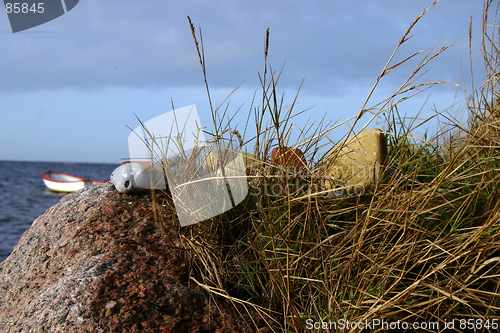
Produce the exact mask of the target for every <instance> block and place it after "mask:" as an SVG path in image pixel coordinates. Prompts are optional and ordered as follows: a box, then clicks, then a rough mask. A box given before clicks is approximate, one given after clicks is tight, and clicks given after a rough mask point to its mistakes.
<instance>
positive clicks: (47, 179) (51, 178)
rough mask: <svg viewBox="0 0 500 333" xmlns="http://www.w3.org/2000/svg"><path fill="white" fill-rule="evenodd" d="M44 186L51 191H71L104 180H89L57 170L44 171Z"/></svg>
mask: <svg viewBox="0 0 500 333" xmlns="http://www.w3.org/2000/svg"><path fill="white" fill-rule="evenodd" d="M42 180H43V183H44V184H45V186H47V188H48V189H49V190H51V191H53V192H62V193H71V192H75V191H78V190H80V189H82V188H84V187H86V186H89V185H92V184H99V183H104V182H105V181H98V180H90V179H86V178H82V177H77V176H73V175H69V174H67V173H63V172H58V171H52V170H49V171H45V172H44V173H43V174H42Z"/></svg>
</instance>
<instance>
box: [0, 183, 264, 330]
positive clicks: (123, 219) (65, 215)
mask: <svg viewBox="0 0 500 333" xmlns="http://www.w3.org/2000/svg"><path fill="white" fill-rule="evenodd" d="M165 209H166V208H165ZM167 214H168V213H167ZM166 220H167V221H171V220H172V214H171V213H170V216H166ZM181 247H182V246H181V244H180V242H179V240H178V239H176V238H175V237H174V236H172V235H170V236H167V235H166V234H165V232H163V231H162V230H161V228H159V227H158V224H157V222H156V221H155V219H154V218H153V214H152V199H151V196H150V194H144V195H130V194H121V193H118V192H117V191H116V190H115V189H114V187H113V185H112V184H111V183H109V182H108V183H105V184H101V185H96V186H91V187H87V188H85V189H82V190H80V191H78V192H75V193H72V194H69V195H67V196H65V197H63V198H62V199H61V201H60V202H59V203H58V204H56V205H54V206H53V207H51V208H50V209H49V210H47V212H45V214H44V215H42V216H40V217H39V218H37V219H36V220H35V221H34V222H33V225H32V226H31V228H30V229H29V230H27V231H26V232H25V233H24V234H23V236H22V237H21V239H20V241H19V243H18V245H17V246H16V247H15V248H14V251H13V252H12V254H11V255H10V256H9V257H8V258H7V259H6V260H4V261H3V262H2V263H1V264H0V332H255V331H256V328H255V327H253V328H250V327H248V326H246V324H245V321H246V320H244V319H243V318H242V314H241V313H239V312H238V311H236V310H235V308H234V307H232V306H227V307H226V308H222V309H217V306H215V304H213V302H211V301H210V297H209V296H208V295H207V294H206V293H205V292H203V291H202V290H201V289H198V288H197V287H195V286H194V285H193V284H192V283H191V284H190V283H189V278H188V267H187V261H186V257H185V256H186V251H183V250H182V249H181ZM247 322H248V321H247Z"/></svg>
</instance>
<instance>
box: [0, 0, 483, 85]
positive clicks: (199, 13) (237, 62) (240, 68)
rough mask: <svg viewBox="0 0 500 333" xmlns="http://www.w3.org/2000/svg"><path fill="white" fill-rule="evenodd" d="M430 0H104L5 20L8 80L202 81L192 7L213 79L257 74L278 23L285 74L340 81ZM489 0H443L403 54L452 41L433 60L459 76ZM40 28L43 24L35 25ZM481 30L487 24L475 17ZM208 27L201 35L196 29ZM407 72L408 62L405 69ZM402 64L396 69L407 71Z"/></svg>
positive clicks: (276, 61)
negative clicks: (42, 18) (20, 27)
mask: <svg viewBox="0 0 500 333" xmlns="http://www.w3.org/2000/svg"><path fill="white" fill-rule="evenodd" d="M430 4H431V1H411V2H410V1H398V0H381V1H349V2H347V1H320V0H314V1H303V0H300V1H299V0H292V1H290V0H288V1H281V0H280V1H275V0H271V1H267V0H266V1H263V0H258V1H217V2H208V1H184V2H182V3H181V2H180V1H179V2H164V1H145V2H138V1H117V0H116V1H98V0H87V1H83V2H80V3H79V5H78V6H77V7H75V9H74V10H72V11H71V12H69V13H68V14H66V15H63V16H62V17H60V18H58V19H56V20H54V21H52V22H49V23H47V24H45V25H42V26H39V27H37V28H34V29H31V30H28V31H26V32H21V33H17V34H9V33H6V31H8V30H9V27H8V25H7V23H6V21H5V20H6V15H5V14H4V15H3V16H4V17H3V18H2V17H1V16H0V19H1V20H2V22H1V23H0V30H2V31H3V33H2V34H0V54H1V62H0V76H1V80H0V90H1V91H4V92H5V91H33V90H55V89H75V90H98V89H102V88H105V87H112V86H114V87H116V86H122V87H134V88H155V87H165V86H192V85H199V84H202V83H203V77H202V72H201V69H200V64H199V61H198V58H197V53H196V49H195V46H194V42H193V39H192V37H191V31H190V28H189V25H188V21H187V18H186V16H187V15H190V16H191V18H192V19H193V21H194V23H195V25H196V33H197V34H198V35H199V31H198V27H199V26H201V28H202V33H203V39H204V45H205V56H206V61H207V74H208V78H209V83H210V85H211V86H212V87H235V86H236V85H238V84H239V83H240V82H242V81H245V82H246V83H247V84H248V85H249V86H251V87H257V86H258V76H257V72H258V71H261V72H262V70H263V63H264V61H263V46H264V36H265V31H266V28H267V27H270V31H271V38H270V42H271V44H270V58H269V61H270V63H271V64H272V65H273V67H274V68H275V69H279V67H280V66H281V65H282V64H283V62H284V61H285V60H286V66H285V70H284V74H283V83H284V84H285V85H292V86H297V85H298V84H299V83H300V81H301V80H302V78H303V77H306V85H305V87H306V89H310V90H313V91H317V92H318V93H323V92H331V93H339V92H342V91H343V90H346V89H350V88H351V87H354V86H356V85H360V84H366V83H367V82H369V83H372V82H373V81H374V80H375V78H376V77H377V75H378V74H379V72H380V70H381V69H382V67H383V66H384V64H385V62H386V61H387V59H388V57H389V56H390V54H391V53H392V51H393V49H394V47H395V45H396V43H397V41H398V40H399V38H400V37H401V36H402V34H403V33H404V31H405V30H406V28H407V27H408V25H409V24H410V23H411V21H412V20H413V18H414V17H415V16H417V15H418V14H420V12H421V11H422V10H423V9H425V8H427V7H428V6H429V5H430ZM481 11H482V6H481V2H480V1H474V2H473V1H468V0H442V1H441V2H440V3H438V4H437V5H436V6H435V7H434V8H432V9H431V10H430V11H429V12H428V13H427V14H426V15H425V16H424V18H423V19H422V20H421V22H419V23H418V25H417V26H416V27H415V30H414V31H413V34H414V35H415V37H414V38H412V39H411V40H410V41H408V43H406V44H407V45H404V47H403V48H402V50H401V51H402V53H401V55H398V59H402V58H404V57H405V56H408V55H409V54H411V53H412V52H414V51H417V50H419V49H422V48H427V47H432V46H434V45H435V44H438V49H439V48H440V47H442V46H444V45H447V44H455V47H454V48H452V49H451V50H448V51H447V52H446V53H444V54H443V56H442V57H440V58H438V59H437V60H436V62H435V63H434V65H433V66H434V67H430V68H432V69H433V70H435V72H434V73H435V74H433V75H434V76H441V77H434V76H433V77H431V78H430V79H434V80H448V81H452V82H457V81H458V82H461V73H460V56H461V55H462V57H463V61H464V64H465V65H466V64H467V63H468V60H467V54H468V50H467V47H468V41H467V38H468V33H467V30H468V24H469V19H470V17H471V16H472V15H474V20H475V22H477V23H479V22H480V20H481ZM35 32H39V33H35ZM475 32H476V36H477V39H478V40H479V37H480V31H479V29H476V31H475ZM198 37H199V36H198ZM407 72H408V71H407ZM403 75H404V73H395V74H394V75H393V77H392V79H393V80H395V81H398V80H400V81H401V80H403V79H404V77H403Z"/></svg>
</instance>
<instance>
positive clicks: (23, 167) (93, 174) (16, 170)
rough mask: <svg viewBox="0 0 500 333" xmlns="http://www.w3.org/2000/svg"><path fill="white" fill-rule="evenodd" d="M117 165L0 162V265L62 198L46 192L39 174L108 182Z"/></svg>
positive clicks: (61, 195) (57, 194) (59, 195)
mask: <svg viewBox="0 0 500 333" xmlns="http://www.w3.org/2000/svg"><path fill="white" fill-rule="evenodd" d="M117 166H118V164H94V163H60V162H18V161H0V262H2V261H3V260H4V259H5V258H7V257H8V256H9V254H10V253H11V252H12V250H13V248H14V246H16V244H17V242H18V241H19V238H21V235H22V234H23V233H24V232H25V231H26V230H28V229H29V227H30V226H31V224H32V223H33V221H34V220H35V219H36V218H37V217H38V216H40V215H42V214H43V213H44V212H45V211H46V210H47V209H49V208H50V207H51V206H53V205H55V204H56V203H57V202H58V201H59V200H61V198H62V197H63V196H64V194H60V193H54V192H50V191H49V190H47V188H46V187H45V185H44V184H43V181H42V177H41V175H42V173H43V172H44V171H47V170H54V171H60V172H64V173H68V174H72V175H75V176H79V177H83V178H88V179H93V180H109V176H110V175H111V172H112V171H113V170H114V169H115V168H116V167H117Z"/></svg>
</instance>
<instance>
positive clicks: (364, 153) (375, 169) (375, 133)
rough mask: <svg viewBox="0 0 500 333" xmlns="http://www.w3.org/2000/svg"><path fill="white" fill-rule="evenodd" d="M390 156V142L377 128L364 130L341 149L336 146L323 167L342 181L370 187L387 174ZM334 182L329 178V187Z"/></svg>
mask: <svg viewBox="0 0 500 333" xmlns="http://www.w3.org/2000/svg"><path fill="white" fill-rule="evenodd" d="M386 159H387V142H386V139H385V135H384V133H383V132H382V131H381V130H380V129H377V128H374V129H370V130H364V131H361V132H359V133H357V134H356V135H354V136H353V137H352V138H350V139H348V140H347V142H346V143H345V144H343V145H342V149H341V150H340V152H339V151H338V149H335V148H334V149H332V150H331V151H330V152H329V153H328V155H327V156H326V157H325V159H324V164H323V165H322V166H321V167H322V168H323V170H322V171H323V172H324V173H325V176H326V178H333V179H338V180H342V181H344V182H346V183H348V184H355V185H362V186H364V187H365V186H370V185H372V184H373V183H376V182H378V181H379V180H380V179H381V177H382V176H383V170H384V168H383V166H384V165H385V163H386ZM331 186H332V185H331V184H330V183H329V182H327V181H325V187H326V188H327V189H329V188H330V187H331Z"/></svg>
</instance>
